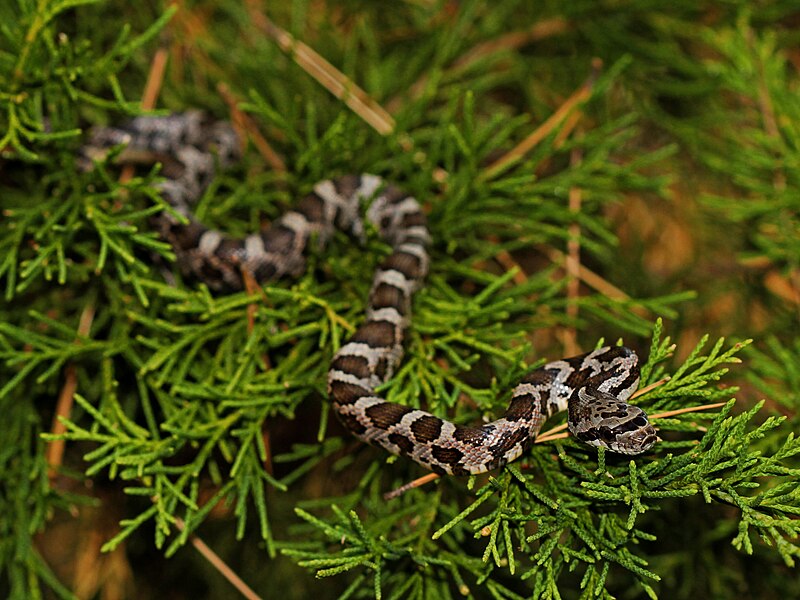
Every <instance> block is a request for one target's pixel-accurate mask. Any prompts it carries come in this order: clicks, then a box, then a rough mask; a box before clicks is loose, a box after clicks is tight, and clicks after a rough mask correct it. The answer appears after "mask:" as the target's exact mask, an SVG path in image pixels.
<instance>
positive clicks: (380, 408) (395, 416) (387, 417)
mask: <svg viewBox="0 0 800 600" xmlns="http://www.w3.org/2000/svg"><path fill="white" fill-rule="evenodd" d="M412 410H413V409H411V408H408V407H407V406H403V405H402V404H395V403H393V402H382V403H380V404H373V405H372V406H370V407H368V408H367V409H366V411H364V412H365V413H366V415H367V416H368V417H369V418H370V419H372V422H373V423H374V424H375V427H377V428H379V429H384V430H385V429H388V428H389V427H391V426H392V425H397V424H398V423H399V422H400V419H402V418H403V416H404V415H406V414H408V413H410V412H411V411H412Z"/></svg>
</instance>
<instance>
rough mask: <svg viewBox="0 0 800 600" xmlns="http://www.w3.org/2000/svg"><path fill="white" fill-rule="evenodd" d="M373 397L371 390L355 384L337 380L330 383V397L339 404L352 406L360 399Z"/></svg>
mask: <svg viewBox="0 0 800 600" xmlns="http://www.w3.org/2000/svg"><path fill="white" fill-rule="evenodd" d="M371 395H372V391H371V390H368V389H367V388H365V387H363V386H360V385H358V384H355V383H348V382H346V381H336V380H334V381H331V383H330V396H331V399H332V400H333V401H334V402H336V403H337V404H352V403H353V402H355V401H356V400H358V399H359V398H363V397H364V396H371Z"/></svg>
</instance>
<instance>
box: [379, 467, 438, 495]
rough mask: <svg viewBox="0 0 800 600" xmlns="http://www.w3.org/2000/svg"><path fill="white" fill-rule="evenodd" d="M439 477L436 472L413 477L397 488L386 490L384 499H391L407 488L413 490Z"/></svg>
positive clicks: (404, 491)
mask: <svg viewBox="0 0 800 600" xmlns="http://www.w3.org/2000/svg"><path fill="white" fill-rule="evenodd" d="M438 478H439V475H438V474H436V473H428V474H427V475H423V476H422V477H419V478H417V479H415V480H414V481H410V482H409V483H406V484H405V485H401V486H400V487H399V488H397V489H394V490H392V491H391V492H386V493H385V494H384V495H383V499H384V500H391V499H392V498H397V497H398V496H400V495H402V494H404V493H406V492H407V491H408V490H413V489H414V488H418V487H420V486H423V485H425V484H426V483H429V482H431V481H435V480H436V479H438Z"/></svg>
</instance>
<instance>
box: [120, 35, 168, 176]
mask: <svg viewBox="0 0 800 600" xmlns="http://www.w3.org/2000/svg"><path fill="white" fill-rule="evenodd" d="M168 58H169V53H168V52H167V49H166V48H159V49H158V50H156V53H155V54H154V55H153V60H152V61H151V62H150V71H149V72H148V73H147V82H146V83H145V84H144V92H143V93H142V108H143V109H144V110H152V109H154V108H155V107H156V102H158V94H159V93H160V92H161V84H162V83H163V82H164V73H166V70H167V59H168ZM135 169H136V167H135V166H134V165H132V164H128V165H125V166H124V167H122V172H121V173H120V175H119V181H120V183H127V182H128V181H130V180H131V178H132V177H133V173H134V171H135Z"/></svg>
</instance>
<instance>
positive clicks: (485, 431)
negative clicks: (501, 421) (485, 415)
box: [453, 425, 494, 447]
mask: <svg viewBox="0 0 800 600" xmlns="http://www.w3.org/2000/svg"><path fill="white" fill-rule="evenodd" d="M493 430H494V427H492V426H489V425H487V426H484V427H482V428H480V429H478V428H477V427H462V426H460V425H457V426H456V429H455V431H454V432H453V437H454V438H455V439H456V440H457V441H459V442H463V443H465V444H469V445H470V446H476V447H477V446H483V444H484V443H485V442H486V437H487V436H489V435H491V433H492V431H493Z"/></svg>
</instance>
